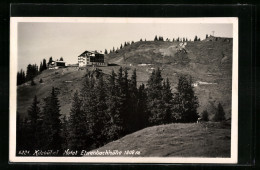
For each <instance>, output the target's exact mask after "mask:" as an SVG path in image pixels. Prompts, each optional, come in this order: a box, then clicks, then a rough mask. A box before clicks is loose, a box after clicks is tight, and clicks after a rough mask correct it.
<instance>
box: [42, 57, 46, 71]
mask: <svg viewBox="0 0 260 170" xmlns="http://www.w3.org/2000/svg"><path fill="white" fill-rule="evenodd" d="M46 69H47V64H46V60H45V59H43V61H42V70H46Z"/></svg>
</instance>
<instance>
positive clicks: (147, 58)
mask: <svg viewBox="0 0 260 170" xmlns="http://www.w3.org/2000/svg"><path fill="white" fill-rule="evenodd" d="M176 46H178V43H177V42H159V41H157V42H154V41H146V42H136V43H134V44H132V45H131V46H127V47H124V48H123V49H121V50H119V52H118V53H111V54H109V55H108V57H109V62H110V63H116V64H119V65H125V66H128V67H130V64H131V65H132V66H131V67H130V68H132V69H133V68H136V69H137V75H138V81H139V84H140V83H142V82H144V83H146V81H147V80H148V78H149V75H150V73H149V70H147V69H149V68H150V67H154V68H156V67H160V68H162V76H163V77H164V78H165V77H168V78H169V80H170V81H171V84H172V89H173V90H175V88H176V86H177V82H178V76H179V75H180V74H189V75H191V76H192V77H193V81H203V82H209V83H217V84H212V85H199V86H198V87H195V93H196V95H197V96H198V98H199V102H200V107H199V112H202V111H203V109H207V110H208V112H210V117H212V116H213V112H215V111H216V110H215V107H216V106H217V104H218V103H219V102H221V104H222V105H223V107H224V109H225V111H226V117H227V118H229V117H230V113H231V85H232V79H231V78H232V42H230V43H228V42H223V41H221V40H220V41H200V42H188V44H187V46H186V50H187V54H177V50H176ZM223 54H224V56H223ZM163 56H164V57H163ZM223 58H224V59H223ZM138 63H151V64H154V65H153V66H145V67H140V66H137V64H138ZM162 63H163V64H162Z"/></svg>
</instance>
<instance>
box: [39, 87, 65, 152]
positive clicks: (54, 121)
mask: <svg viewBox="0 0 260 170" xmlns="http://www.w3.org/2000/svg"><path fill="white" fill-rule="evenodd" d="M57 93H58V91H57V89H55V88H54V87H52V91H51V94H50V95H49V96H48V97H47V98H45V100H44V102H45V105H44V107H43V113H44V116H43V130H44V137H45V141H46V142H45V145H44V146H43V148H44V149H47V150H48V149H52V150H60V149H61V148H62V138H61V120H60V116H61V114H60V104H59V100H58V97H57Z"/></svg>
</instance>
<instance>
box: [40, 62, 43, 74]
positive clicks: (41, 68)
mask: <svg viewBox="0 0 260 170" xmlns="http://www.w3.org/2000/svg"><path fill="white" fill-rule="evenodd" d="M42 71H43V67H42V62H41V64H40V72H42Z"/></svg>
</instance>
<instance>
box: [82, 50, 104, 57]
mask: <svg viewBox="0 0 260 170" xmlns="http://www.w3.org/2000/svg"><path fill="white" fill-rule="evenodd" d="M88 53H90V54H102V53H99V52H97V51H87V50H86V51H84V52H83V53H82V54H80V55H79V56H83V55H85V54H88Z"/></svg>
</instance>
